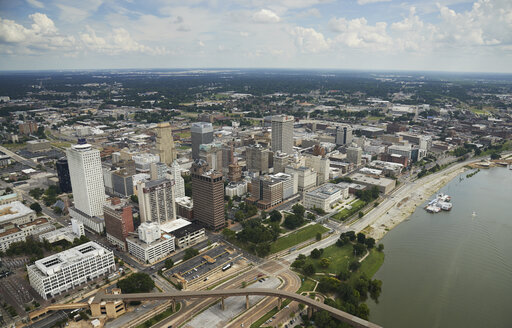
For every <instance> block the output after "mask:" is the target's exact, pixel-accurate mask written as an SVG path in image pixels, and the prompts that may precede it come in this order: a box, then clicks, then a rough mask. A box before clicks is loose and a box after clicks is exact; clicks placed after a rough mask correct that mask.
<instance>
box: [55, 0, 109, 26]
mask: <svg viewBox="0 0 512 328" xmlns="http://www.w3.org/2000/svg"><path fill="white" fill-rule="evenodd" d="M104 1H105V0H87V1H73V0H58V2H57V3H56V4H55V5H56V6H57V8H59V9H60V19H62V20H63V21H66V22H71V23H76V22H80V21H83V20H85V19H86V18H88V17H89V16H91V15H92V14H93V13H94V12H96V11H97V10H98V8H99V7H100V6H101V5H102V4H103V2H104Z"/></svg>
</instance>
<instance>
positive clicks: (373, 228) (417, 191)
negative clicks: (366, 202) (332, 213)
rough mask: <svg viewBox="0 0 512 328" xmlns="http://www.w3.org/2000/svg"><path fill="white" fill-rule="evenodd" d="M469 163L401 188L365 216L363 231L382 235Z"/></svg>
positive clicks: (375, 235)
mask: <svg viewBox="0 0 512 328" xmlns="http://www.w3.org/2000/svg"><path fill="white" fill-rule="evenodd" d="M468 164H469V163H458V164H455V165H453V166H451V167H449V168H447V169H446V170H443V171H441V172H437V173H434V174H432V175H429V176H426V177H424V178H422V179H419V180H416V181H415V182H413V183H410V184H408V185H405V186H403V187H402V188H401V189H399V191H398V192H397V193H396V194H394V195H393V196H392V198H388V199H386V200H385V201H383V202H382V203H381V206H379V207H378V208H376V209H374V210H372V211H371V212H369V213H368V214H367V218H366V219H367V220H364V221H365V222H369V223H367V226H366V227H361V228H362V229H363V231H364V232H365V233H366V234H367V235H369V236H371V237H373V238H375V239H376V240H380V239H382V237H384V235H385V234H386V233H387V232H388V231H389V230H391V229H393V228H394V227H396V226H397V225H398V224H400V223H401V222H403V221H405V220H406V219H407V218H409V217H410V216H411V214H412V213H414V211H415V210H416V208H417V207H418V206H419V205H421V204H422V203H423V202H424V201H425V200H426V199H428V198H430V197H431V196H432V195H434V194H435V193H437V192H438V191H439V189H441V188H442V187H443V186H445V185H446V184H447V183H448V182H450V181H451V180H453V178H455V177H456V176H457V175H459V174H460V173H462V172H464V171H465V170H467V168H466V166H467V165H468Z"/></svg>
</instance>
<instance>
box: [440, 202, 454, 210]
mask: <svg viewBox="0 0 512 328" xmlns="http://www.w3.org/2000/svg"><path fill="white" fill-rule="evenodd" d="M437 205H438V206H440V207H441V209H442V210H443V211H450V210H451V209H452V206H453V205H452V203H448V202H438V203H437Z"/></svg>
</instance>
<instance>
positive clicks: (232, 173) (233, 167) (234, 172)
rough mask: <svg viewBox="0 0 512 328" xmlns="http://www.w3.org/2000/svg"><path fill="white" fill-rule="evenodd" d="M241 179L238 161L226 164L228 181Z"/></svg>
mask: <svg viewBox="0 0 512 328" xmlns="http://www.w3.org/2000/svg"><path fill="white" fill-rule="evenodd" d="M241 179H242V168H241V167H240V165H238V163H236V162H235V163H233V164H229V165H228V180H229V181H230V182H238V181H240V180H241Z"/></svg>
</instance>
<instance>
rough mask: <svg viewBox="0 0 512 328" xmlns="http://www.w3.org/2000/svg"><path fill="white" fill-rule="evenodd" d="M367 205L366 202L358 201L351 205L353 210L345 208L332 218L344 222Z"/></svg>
mask: <svg viewBox="0 0 512 328" xmlns="http://www.w3.org/2000/svg"><path fill="white" fill-rule="evenodd" d="M365 205H366V202H364V201H362V200H360V199H358V200H356V201H354V202H352V203H351V204H350V206H352V208H351V209H347V208H344V209H342V210H341V211H339V212H338V214H336V215H334V216H333V217H332V218H333V219H335V220H338V221H343V220H346V219H347V218H349V217H350V216H351V215H353V214H354V213H356V212H357V211H359V210H360V209H362V208H363V207H364V206H365Z"/></svg>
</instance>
